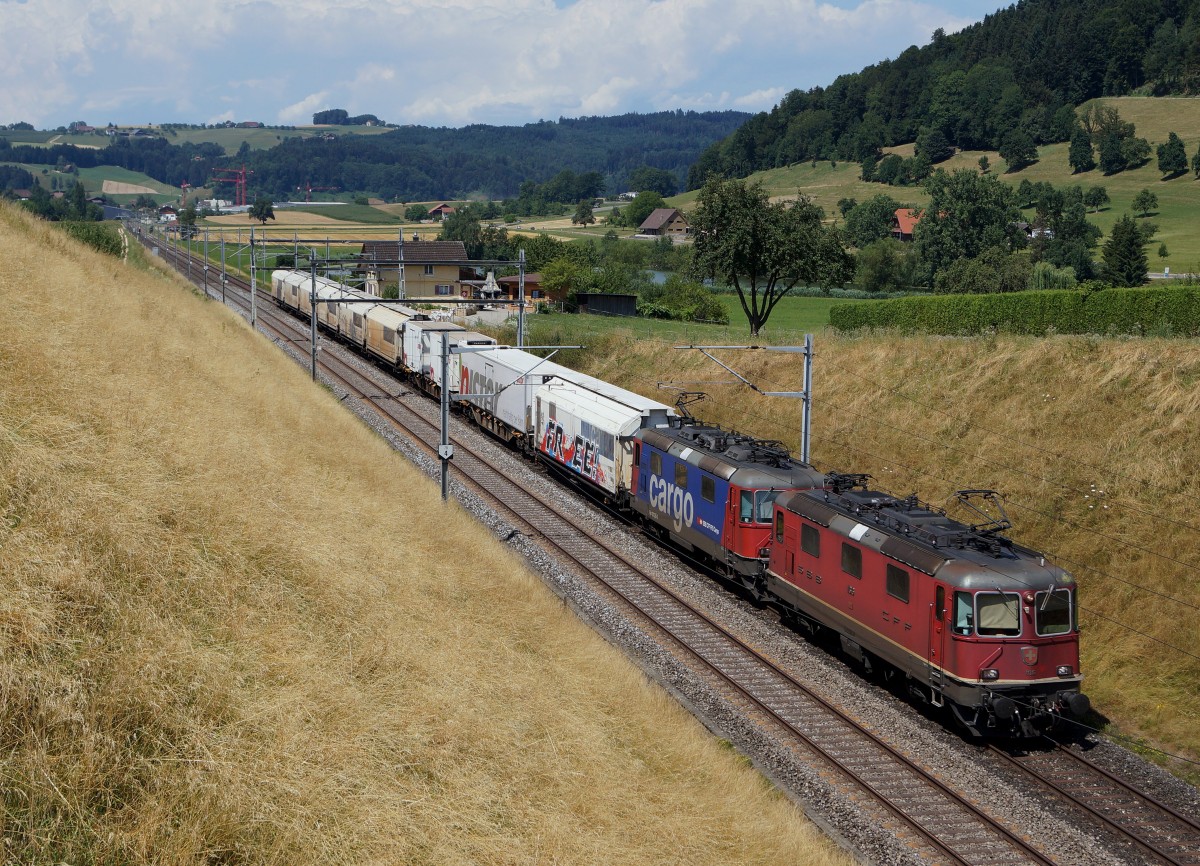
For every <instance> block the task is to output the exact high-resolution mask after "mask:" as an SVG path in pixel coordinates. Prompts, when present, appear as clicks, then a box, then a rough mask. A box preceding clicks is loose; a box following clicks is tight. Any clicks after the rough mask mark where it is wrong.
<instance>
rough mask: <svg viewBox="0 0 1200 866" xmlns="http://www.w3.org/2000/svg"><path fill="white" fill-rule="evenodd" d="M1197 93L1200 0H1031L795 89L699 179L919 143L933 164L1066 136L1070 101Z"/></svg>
mask: <svg viewBox="0 0 1200 866" xmlns="http://www.w3.org/2000/svg"><path fill="white" fill-rule="evenodd" d="M1197 92H1200V0H1022V2H1019V3H1017V4H1015V5H1013V6H1010V7H1008V8H1007V9H1002V10H1000V11H999V12H996V13H995V14H992V15H989V16H987V17H986V18H984V20H983V21H981V22H980V23H978V24H976V25H973V26H971V27H968V28H967V29H966V30H963V31H962V32H961V33H956V34H954V35H952V36H947V35H945V34H944V33H942V32H941V31H938V32H936V33H934V35H933V40H932V41H931V42H930V44H928V45H926V46H924V47H922V48H917V47H916V46H914V47H911V48H909V49H907V50H906V51H904V52H903V53H902V54H900V56H899V57H897V58H896V59H895V60H885V61H883V62H881V63H878V64H875V65H873V66H869V67H867V68H866V69H863V70H862V71H861V72H856V73H852V74H848V75H843V76H840V77H839V78H837V79H836V80H835V81H834V82H833V84H831V85H830V86H829V87H826V88H821V87H817V88H814V89H812V90H809V91H807V92H804V91H800V90H794V91H792V92H791V93H789V94H788V95H787V96H786V97H784V99H783V100H782V101H781V102H780V103H779V105H777V106H776V107H775V108H774V109H772V110H771V111H769V112H763V113H760V114H757V115H755V116H754V117H753V118H751V119H750V120H749V121H748V122H747V123H746V124H745V125H744V126H742V127H741V128H740V129H738V130H737V131H736V132H735V133H733V134H732V135H731V136H729V137H728V138H726V139H725V140H723V141H721V142H718V143H717V144H714V145H713V146H712V147H710V148H709V149H708V150H707V151H705V152H704V154H703V156H701V158H700V159H699V160H698V161H697V162H696V164H695V165H694V166H693V167H692V169H691V171H690V172H689V174H688V187H689V188H690V189H695V188H697V187H699V186H701V185H702V184H703V183H704V179H705V177H707V176H708V174H710V173H712V172H716V173H718V174H722V175H725V176H727V177H745V176H746V175H748V174H750V173H752V172H755V171H760V170H763V169H768V168H777V167H780V166H784V165H789V164H791V163H794V162H798V161H804V160H813V159H837V160H852V161H854V162H861V161H863V160H868V159H871V158H873V157H874V156H876V155H877V154H878V153H879V150H880V148H882V147H888V146H892V145H896V144H900V143H904V142H912V141H917V142H918V150H921V149H922V148H921V147H920V145H921V144H922V143H924V144H925V147H924V150H925V151H926V152H927V154H928V155H929V157H930V160H931V161H932V162H936V161H937V157H938V156H939V155H941V154H946V153H947V150H948V148H949V147H959V148H965V149H969V150H999V149H1001V148H1002V147H1003V146H1004V145H1005V143H1006V142H1005V139H1006V137H1007V136H1011V135H1013V134H1019V135H1022V136H1028V138H1030V139H1031V140H1032V142H1033V143H1035V144H1044V143H1049V142H1059V141H1066V140H1067V139H1068V138H1069V137H1070V134H1071V129H1072V122H1073V115H1072V111H1071V110H1072V109H1073V107H1074V106H1076V105H1079V104H1080V103H1083V102H1085V101H1086V100H1088V99H1092V98H1095V97H1098V96H1119V95H1125V94H1130V93H1146V94H1154V95H1166V94H1195V93H1197ZM922 139H924V141H922ZM947 155H948V154H947Z"/></svg>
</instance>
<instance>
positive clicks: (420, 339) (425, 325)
mask: <svg viewBox="0 0 1200 866" xmlns="http://www.w3.org/2000/svg"><path fill="white" fill-rule="evenodd" d="M465 330H466V328H464V327H463V326H462V325H456V324H454V323H453V322H434V321H430V320H422V321H418V320H415V319H414V320H413V321H411V322H409V323H408V324H407V325H406V326H405V327H404V366H406V367H408V369H409V370H411V371H412V372H413V373H414V374H416V375H418V376H424V377H426V378H427V379H432V378H433V373H434V371H433V367H437V366H440V364H441V358H442V356H441V354H440V351H441V343H438V344H437V350H438V354H434V352H433V351H431V349H432V346H431V344H430V339H431V335H433V334H435V333H439V334H440V332H443V331H465ZM437 375H438V376H439V377H440V376H441V372H440V371H439V372H438V374H437Z"/></svg>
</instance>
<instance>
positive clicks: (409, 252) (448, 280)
mask: <svg viewBox="0 0 1200 866" xmlns="http://www.w3.org/2000/svg"><path fill="white" fill-rule="evenodd" d="M399 260H400V244H399V243H398V242H397V241H364V242H363V245H362V251H361V252H360V253H359V258H358V261H357V262H355V264H354V271H355V273H358V274H361V275H362V276H363V278H364V280H365V286H364V288H365V290H366V291H367V293H368V294H372V295H380V294H382V287H383V286H385V285H399V283H400V264H399ZM466 261H467V248H466V247H465V246H463V243H462V241H418V240H413V241H405V242H404V294H405V296H406V297H414V298H415V297H434V296H435V295H446V296H448V295H457V294H459V293H460V292H461V291H462V288H461V285H460V283H461V280H462V275H461V273H460V268H461V266H462V265H463V264H465V262H466Z"/></svg>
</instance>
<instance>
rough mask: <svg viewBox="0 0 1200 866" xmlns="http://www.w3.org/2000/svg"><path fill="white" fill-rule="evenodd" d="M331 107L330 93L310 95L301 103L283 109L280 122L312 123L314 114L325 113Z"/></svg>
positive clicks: (323, 92) (323, 91) (324, 91)
mask: <svg viewBox="0 0 1200 866" xmlns="http://www.w3.org/2000/svg"><path fill="white" fill-rule="evenodd" d="M329 107H330V106H329V91H327V90H322V91H320V92H319V93H310V94H309V95H308V96H306V97H304V98H303V99H301V100H300V101H299V102H297V103H295V104H293V105H289V106H288V107H287V108H284V109H282V110H281V111H280V112H279V121H280V123H284V124H301V123H311V122H312V117H311V115H312V114H313V112H315V111H323V110H325V109H327V108H329Z"/></svg>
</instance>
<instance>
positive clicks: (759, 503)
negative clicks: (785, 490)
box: [754, 490, 779, 525]
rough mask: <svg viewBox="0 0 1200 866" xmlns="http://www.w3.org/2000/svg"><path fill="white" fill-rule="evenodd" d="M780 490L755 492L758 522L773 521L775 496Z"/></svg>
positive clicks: (767, 522) (768, 522)
mask: <svg viewBox="0 0 1200 866" xmlns="http://www.w3.org/2000/svg"><path fill="white" fill-rule="evenodd" d="M777 496H779V491H778V490H760V491H758V492H757V493H755V494H754V503H755V506H756V507H755V511H756V512H757V513H756V519H757V522H758V523H766V524H768V525H770V523H771V512H772V511H774V510H775V498H776V497H777Z"/></svg>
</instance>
